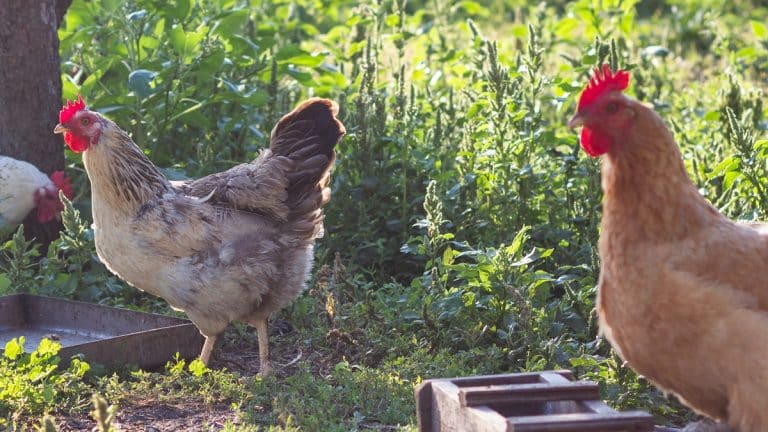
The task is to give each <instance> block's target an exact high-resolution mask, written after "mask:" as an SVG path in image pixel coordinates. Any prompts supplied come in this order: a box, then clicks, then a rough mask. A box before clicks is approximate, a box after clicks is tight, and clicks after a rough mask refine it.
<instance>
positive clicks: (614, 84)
mask: <svg viewBox="0 0 768 432" xmlns="http://www.w3.org/2000/svg"><path fill="white" fill-rule="evenodd" d="M627 86H629V72H627V71H625V70H621V69H619V70H618V71H616V73H613V71H612V70H611V67H610V66H608V65H607V64H604V65H603V67H602V70H601V69H600V68H595V73H594V75H592V79H590V80H589V83H588V84H587V87H586V88H585V89H584V91H583V92H581V97H580V98H579V105H578V109H582V108H583V107H585V106H587V105H589V104H590V103H592V102H593V101H594V100H595V99H597V98H598V97H599V96H600V95H601V94H603V93H606V92H609V91H613V90H624V89H626V88H627Z"/></svg>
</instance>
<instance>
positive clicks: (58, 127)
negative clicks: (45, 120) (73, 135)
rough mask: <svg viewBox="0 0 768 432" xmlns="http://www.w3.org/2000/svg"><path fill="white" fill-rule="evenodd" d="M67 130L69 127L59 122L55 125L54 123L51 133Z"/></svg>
mask: <svg viewBox="0 0 768 432" xmlns="http://www.w3.org/2000/svg"><path fill="white" fill-rule="evenodd" d="M68 130H69V129H67V127H66V126H64V125H63V124H61V123H59V124H57V125H56V127H55V128H53V133H55V134H60V133H64V132H66V131H68Z"/></svg>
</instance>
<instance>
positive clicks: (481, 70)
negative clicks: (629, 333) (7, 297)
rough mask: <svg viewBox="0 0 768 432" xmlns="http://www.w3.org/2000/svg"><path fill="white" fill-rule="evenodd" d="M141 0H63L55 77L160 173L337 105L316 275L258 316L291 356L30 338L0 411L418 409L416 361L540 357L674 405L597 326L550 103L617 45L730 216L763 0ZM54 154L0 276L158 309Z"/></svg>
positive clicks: (438, 373)
mask: <svg viewBox="0 0 768 432" xmlns="http://www.w3.org/2000/svg"><path fill="white" fill-rule="evenodd" d="M159 6H160V3H158V2H156V1H154V0H131V1H128V2H123V1H118V0H98V1H84V0H75V1H74V2H73V4H72V7H71V8H70V10H69V12H68V14H67V16H66V17H65V20H64V23H63V26H62V28H61V30H60V32H59V36H60V39H61V54H62V78H63V81H64V97H65V98H69V99H71V98H73V97H75V96H76V95H77V94H82V95H83V96H84V98H85V99H86V100H87V101H88V102H89V105H90V106H92V107H94V108H97V109H99V110H102V112H104V113H105V114H106V115H108V116H109V117H110V118H112V119H113V120H115V121H116V122H117V123H118V124H119V125H121V127H123V128H124V129H126V130H127V131H129V132H130V133H131V134H132V136H133V137H134V139H135V140H136V142H137V143H138V144H139V145H141V146H142V147H143V148H144V150H145V152H146V153H147V154H148V155H149V157H150V158H151V159H152V160H153V161H154V162H155V163H157V164H158V165H159V166H160V167H162V169H163V170H164V171H165V172H166V173H167V175H168V176H169V177H171V178H184V177H196V176H199V175H203V174H206V173H210V172H214V171H217V170H222V169H225V168H228V167H230V166H232V165H234V164H236V163H240V162H242V161H245V160H248V159H250V158H252V157H254V156H255V155H256V154H257V152H258V150H259V149H260V148H262V147H263V146H264V145H266V142H267V139H268V136H269V131H270V129H271V127H272V125H273V124H274V122H275V120H276V119H277V118H279V116H280V115H281V114H282V113H284V112H286V111H288V110H289V109H291V108H292V107H293V106H294V105H295V103H296V102H297V101H299V100H301V99H303V98H305V97H308V96H313V95H317V96H325V97H330V98H333V99H334V100H336V101H338V103H339V105H340V107H341V112H340V115H341V117H342V119H343V121H344V123H345V125H346V127H347V130H348V134H347V136H346V137H345V138H344V140H343V141H342V143H341V144H340V146H339V149H338V150H339V151H338V153H339V158H338V162H337V166H336V169H335V170H334V174H333V185H332V186H333V192H334V196H333V200H332V201H331V203H330V205H329V206H328V208H327V218H326V231H327V232H326V237H325V238H323V239H322V240H321V241H320V242H319V245H318V249H317V252H316V274H315V276H314V278H313V280H312V281H311V282H310V284H309V289H308V291H307V293H305V294H304V295H303V296H302V297H300V298H299V299H298V300H297V301H296V302H294V304H293V305H291V306H290V307H288V308H286V309H285V310H284V311H281V312H280V313H278V314H277V315H276V317H275V319H276V321H277V324H276V325H273V327H274V328H287V327H290V328H291V329H292V330H290V331H287V332H285V333H284V334H277V333H273V334H272V335H271V341H272V344H273V345H272V348H273V350H274V355H275V359H276V361H277V362H278V363H282V364H289V363H290V365H287V366H284V367H282V368H279V369H278V373H277V374H276V375H274V376H271V377H269V378H266V379H261V378H259V377H256V376H254V371H255V366H254V357H252V356H253V355H254V353H255V352H256V342H255V337H254V335H253V334H252V332H251V330H248V329H247V328H246V327H244V326H241V325H233V326H231V327H230V329H229V330H228V332H227V333H226V335H225V338H224V339H225V341H224V343H223V346H222V357H221V359H220V361H219V363H217V364H216V367H215V368H213V369H210V370H209V369H205V368H202V367H200V365H199V364H197V363H194V362H193V363H186V362H182V361H178V360H173V361H171V362H170V363H169V365H168V366H167V367H166V368H165V370H163V371H155V372H144V371H135V370H134V371H130V370H126V371H121V372H119V373H117V374H107V373H106V372H104V371H103V370H100V369H99V368H98V367H96V365H91V368H90V370H89V371H87V372H86V373H83V374H80V370H77V371H51V372H49V375H47V378H46V379H45V380H43V381H40V380H39V379H36V378H35V376H33V375H32V372H29V371H27V369H24V368H25V367H27V366H26V365H27V363H24V362H23V361H22V360H20V359H32V358H33V357H34V356H35V355H36V354H31V353H28V354H25V355H23V356H19V355H16V356H15V357H14V356H10V357H9V356H8V349H7V348H6V351H5V352H6V356H5V358H4V359H3V361H2V363H0V380H2V379H9V378H8V377H10V378H13V379H15V380H17V381H19V382H22V383H23V384H22V385H21V387H18V388H16V390H12V391H11V393H12V394H10V395H9V394H7V393H1V394H2V395H3V396H2V397H1V398H0V410H1V411H2V412H0V425H2V426H0V427H5V428H12V427H13V425H16V426H17V427H19V428H22V429H23V428H30V427H33V426H35V425H39V424H40V422H41V419H42V416H44V415H51V416H53V418H55V422H57V423H58V425H59V426H65V425H66V422H67V421H71V420H72V419H76V420H77V421H81V422H86V423H87V422H91V423H87V424H88V425H90V426H91V427H92V426H95V423H94V421H93V420H89V419H92V418H94V416H93V415H90V414H89V412H90V411H91V410H92V409H93V408H92V403H91V399H92V395H93V394H94V393H95V394H99V395H101V396H102V397H103V398H105V401H106V402H105V404H106V405H104V404H102V405H101V406H102V408H103V409H102V411H103V413H104V414H103V415H102V416H101V417H104V416H107V415H108V413H107V412H106V411H104V410H106V409H107V408H108V407H109V406H110V405H114V406H117V407H118V408H117V411H116V420H115V421H117V422H118V423H119V422H121V421H122V422H133V423H136V424H139V423H141V422H142V421H143V420H142V418H148V416H149V417H151V415H150V414H152V415H155V416H156V417H169V416H170V415H169V414H168V412H171V411H172V412H174V413H175V414H173V415H175V416H176V418H179V419H180V420H178V422H179V423H177V424H175V425H173V426H170V428H176V429H183V428H184V426H183V421H184V419H193V418H198V417H195V416H200V415H202V416H203V418H208V419H211V421H212V422H213V423H212V424H214V426H212V427H213V428H214V429H220V428H222V429H224V430H229V431H235V430H238V431H240V430H281V431H288V430H291V431H292V430H329V431H332V430H339V431H348V430H380V429H393V430H397V429H402V430H413V429H415V404H414V400H413V388H414V386H415V385H417V384H418V383H419V382H421V381H422V380H424V379H428V378H432V377H449V376H462V375H471V374H490V373H502V372H517V371H532V370H533V371H535V370H544V369H556V368H568V369H573V370H574V371H575V373H576V374H577V375H579V376H580V377H582V378H586V379H592V380H595V381H599V382H600V384H601V392H602V396H603V398H604V400H606V401H607V402H608V403H609V404H611V405H612V406H614V407H616V408H619V409H627V408H633V409H634V408H639V409H646V410H649V411H651V412H652V413H654V414H655V415H656V416H657V418H658V420H659V422H660V423H666V424H682V423H684V422H685V421H687V420H690V419H691V418H692V414H691V413H690V412H689V411H687V410H685V409H684V408H682V407H681V406H680V405H679V404H677V403H676V402H675V401H671V400H668V399H666V398H665V397H664V396H663V395H662V394H661V393H660V392H658V391H657V390H655V389H653V388H652V386H650V385H649V384H648V383H647V382H646V381H645V380H643V379H641V378H639V377H637V376H636V375H635V374H634V373H633V372H632V371H631V370H629V369H628V368H626V367H623V366H622V364H621V361H620V360H619V359H618V357H617V356H616V355H615V354H614V353H613V352H612V351H611V349H610V347H609V346H608V344H607V343H606V341H604V340H602V339H600V338H598V336H597V327H596V320H595V316H594V313H593V309H594V295H595V288H594V287H595V283H596V281H597V277H598V268H599V257H598V256H597V254H596V250H595V245H596V241H597V238H598V234H599V231H598V226H599V221H600V216H601V209H600V203H601V191H600V184H599V164H598V163H597V161H595V160H592V159H589V158H588V157H586V155H584V153H583V152H582V151H581V150H580V149H579V147H578V144H577V139H576V136H575V134H573V133H572V132H571V131H568V130H567V128H566V127H565V123H566V121H567V118H568V116H569V115H570V114H571V113H572V112H573V110H574V108H575V100H576V97H577V95H578V93H579V92H580V90H581V89H582V87H583V85H584V83H585V82H586V79H587V77H588V73H589V71H590V70H591V69H592V68H593V67H594V66H595V65H598V64H602V63H603V62H609V63H611V64H612V65H614V66H622V67H626V68H629V69H631V71H632V84H631V87H630V89H629V93H630V94H632V95H633V96H635V97H637V98H639V99H641V100H643V101H645V102H648V103H651V104H653V106H654V107H655V109H656V110H657V111H659V112H660V113H661V115H662V116H663V117H664V118H665V119H666V121H667V122H668V124H669V125H670V127H671V128H672V130H673V132H674V134H675V137H676V139H677V140H678V142H679V143H680V145H681V150H682V153H683V157H684V158H685V160H686V165H687V167H688V171H689V173H690V174H691V177H692V179H693V180H694V182H695V183H696V184H697V185H698V186H699V188H700V190H701V191H702V193H703V194H704V195H705V196H706V197H707V198H708V199H709V200H710V201H711V202H713V203H714V204H715V205H716V206H717V207H718V208H719V209H720V210H721V211H723V212H724V213H725V214H727V215H728V216H730V217H733V218H741V219H748V220H754V219H761V218H765V217H766V213H767V212H768V193H766V191H765V190H764V189H765V188H764V185H765V184H766V183H767V182H768V173H767V172H766V168H765V167H766V166H768V165H767V164H766V156H767V155H768V150H766V149H768V145H766V143H768V141H766V139H765V128H766V121H765V110H764V108H763V103H762V97H763V91H764V90H763V89H764V84H763V83H764V82H765V78H766V76H767V75H768V30H766V27H765V25H764V24H763V23H764V22H765V18H766V15H768V9H766V8H765V7H762V6H760V5H759V3H758V2H755V3H754V4H753V3H752V2H747V1H739V2H715V1H709V0H699V1H695V2H682V1H677V0H669V1H661V0H648V1H635V0H628V1H621V0H601V1H597V0H594V1H593V0H579V1H575V2H547V3H531V2H522V1H514V0H506V1H501V0H498V1H494V0H488V1H483V2H475V1H471V0H466V1H459V2H448V1H445V0H430V1H414V2H405V1H397V0H395V1H390V0H382V1H380V2H366V1H362V0H322V1H308V0H296V1H293V2H285V1H282V0H270V1H264V2H253V1H245V0H185V1H178V2H176V3H175V4H174V5H173V6H169V7H165V6H163V7H159ZM745 11H746V12H745ZM745 13H746V14H747V15H748V16H745ZM67 164H68V166H67V169H68V171H69V173H70V174H72V176H73V177H74V183H75V188H76V190H77V195H76V197H75V198H74V199H73V203H72V205H69V204H68V206H67V210H66V211H65V214H64V222H65V226H66V232H65V234H64V235H63V236H62V238H61V239H60V240H58V241H57V242H55V243H54V244H53V245H52V247H51V249H50V250H48V251H40V250H38V249H37V248H36V246H35V245H34V244H32V243H30V242H29V241H28V240H26V239H24V238H23V236H21V235H20V234H18V233H17V235H16V236H13V237H11V238H9V239H7V241H6V242H5V243H4V244H2V246H1V247H0V293H10V292H32V293H39V294H46V295H56V296H61V297H67V298H74V299H79V300H86V301H91V302H98V303H102V304H109V305H116V306H121V307H129V308H134V309H138V310H148V311H154V312H161V313H173V312H171V311H170V310H169V308H168V307H167V305H166V304H165V303H164V302H163V301H161V300H158V299H156V298H152V297H149V296H146V295H144V294H143V293H140V292H138V291H137V290H134V289H132V288H130V287H127V286H125V285H124V284H123V283H122V282H121V281H120V280H119V279H117V278H116V277H114V276H112V275H110V274H109V272H108V271H107V270H106V269H105V268H104V267H103V266H102V265H101V263H99V262H98V259H97V258H95V256H94V253H93V251H94V247H93V239H92V232H91V230H90V228H89V226H90V218H91V216H90V201H89V199H90V198H89V197H90V193H89V185H88V182H87V178H86V176H85V175H84V172H83V168H82V164H81V162H80V159H79V156H77V155H74V154H72V153H68V154H67ZM281 323H282V324H281ZM285 323H290V325H285ZM25 348H26V349H27V350H28V351H34V347H25ZM52 349H53V348H52V347H51V346H48V347H43V352H48V353H51V350H52ZM13 350H16V351H18V350H17V349H15V348H13V349H12V352H15V351H13ZM39 351H40V350H38V354H37V356H38V357H34V358H42V357H40V356H41V354H40V353H39ZM46 355H48V354H46ZM11 357H12V358H11ZM47 358H48V360H45V361H43V364H45V365H49V364H53V363H46V362H53V361H54V360H51V359H52V358H53V357H47ZM294 360H295V361H294ZM45 367H48V366H45ZM19 371H21V372H19ZM2 377H6V378H2ZM19 377H22V378H23V379H20V380H19ZM0 388H2V387H0ZM207 406H210V407H213V408H205V407H207ZM174 410H175V411H174ZM96 417H99V416H96ZM101 417H100V418H101ZM171 417H173V416H171ZM102 420H104V419H103V418H102ZM190 421H191V420H190ZM102 423H108V422H106V421H104V422H102ZM121 424H123V425H124V423H121ZM102 427H103V428H106V427H107V426H104V425H102Z"/></svg>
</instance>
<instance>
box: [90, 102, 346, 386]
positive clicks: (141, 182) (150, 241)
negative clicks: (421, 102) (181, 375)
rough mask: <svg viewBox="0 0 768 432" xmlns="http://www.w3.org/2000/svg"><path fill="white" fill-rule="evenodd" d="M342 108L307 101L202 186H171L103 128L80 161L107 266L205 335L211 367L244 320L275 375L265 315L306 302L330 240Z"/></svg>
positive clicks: (128, 143) (113, 129) (115, 131)
mask: <svg viewBox="0 0 768 432" xmlns="http://www.w3.org/2000/svg"><path fill="white" fill-rule="evenodd" d="M337 110H338V108H337V107H336V106H335V104H333V103H332V102H331V101H328V100H324V99H312V100H309V101H306V102H304V103H303V104H301V105H300V106H299V107H297V108H296V109H295V110H294V111H293V112H291V113H289V114H287V115H286V116H284V117H283V118H282V119H281V120H280V122H279V123H278V124H277V125H276V126H275V128H274V130H273V132H272V137H271V144H270V147H269V149H267V150H264V151H263V152H262V153H261V155H260V156H259V157H258V158H257V159H256V160H254V161H253V162H250V163H246V164H242V165H238V166H236V167H234V168H232V169H230V170H227V171H224V172H221V173H217V174H213V175H209V176H207V177H204V178H201V179H199V180H194V181H187V182H178V183H176V182H173V183H172V182H169V181H168V180H166V178H165V177H164V176H163V174H162V173H161V172H160V171H159V170H158V169H157V167H155V166H154V165H153V164H152V163H151V162H150V161H149V160H148V159H147V158H146V156H145V155H144V153H143V152H142V151H141V150H140V149H139V148H138V147H137V146H136V144H134V143H133V141H132V140H131V139H130V138H129V137H128V135H127V134H126V133H125V132H123V131H122V130H121V129H120V128H118V127H117V126H116V125H115V124H114V123H112V122H111V121H109V120H106V119H103V121H104V122H105V123H104V124H105V126H104V127H103V129H102V131H101V134H100V137H99V140H98V142H97V143H94V144H93V145H91V146H90V148H89V149H88V150H87V151H86V152H85V153H84V154H83V161H84V164H85V168H86V170H87V172H88V177H89V179H90V181H91V189H92V205H93V219H94V227H95V240H96V249H97V252H98V255H99V257H100V258H101V260H102V261H103V262H104V263H105V264H106V266H107V267H108V268H109V269H110V270H111V271H112V272H114V273H115V274H117V275H118V276H119V277H121V278H122V279H124V280H125V281H127V282H128V283H130V284H131V285H133V286H135V287H137V288H139V289H141V290H144V291H146V292H149V293H151V294H154V295H157V296H160V297H162V298H163V299H165V300H167V301H168V303H170V305H171V306H173V307H174V308H176V309H179V310H183V311H184V312H186V313H187V315H188V316H189V318H190V319H191V320H192V321H193V322H194V323H195V325H196V326H197V327H198V328H199V329H200V331H201V333H202V334H203V335H204V336H206V338H207V339H206V347H205V348H204V351H203V354H202V357H203V359H204V361H206V362H207V361H208V358H209V356H210V352H211V349H212V348H213V343H214V342H215V338H216V336H217V335H219V334H220V333H221V332H222V331H223V330H224V328H225V327H226V326H227V324H228V323H229V322H230V321H234V320H239V321H245V322H248V323H252V324H254V325H256V326H257V329H258V330H260V333H259V345H260V350H261V353H262V371H263V372H266V371H268V368H269V366H268V364H265V361H266V355H265V354H266V322H267V318H268V316H269V314H270V313H271V312H273V311H275V310H277V309H280V308H282V307H284V306H286V305H287V304H289V303H290V302H291V301H292V300H294V299H295V298H296V297H297V296H298V295H299V294H300V293H301V291H302V290H303V288H304V286H305V282H306V280H307V278H308V276H309V274H310V269H311V267H312V259H313V245H314V242H315V239H316V238H318V237H320V236H321V235H322V234H323V214H322V207H323V205H325V204H326V203H327V202H328V200H329V199H330V189H329V188H328V184H329V172H330V169H331V167H332V165H333V162H334V160H335V153H334V146H335V144H336V143H337V142H338V141H339V140H340V139H341V137H342V136H343V134H344V126H343V125H342V124H341V122H339V121H338V120H337V119H336V117H335V115H336V113H337ZM262 330H263V332H262ZM262 333H263V334H262ZM262 339H263V340H262ZM206 350H207V352H206Z"/></svg>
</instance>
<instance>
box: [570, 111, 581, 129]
mask: <svg viewBox="0 0 768 432" xmlns="http://www.w3.org/2000/svg"><path fill="white" fill-rule="evenodd" d="M579 126H584V118H583V117H582V116H581V114H579V113H576V114H574V115H573V117H571V119H570V120H568V129H576V128H577V127H579Z"/></svg>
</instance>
